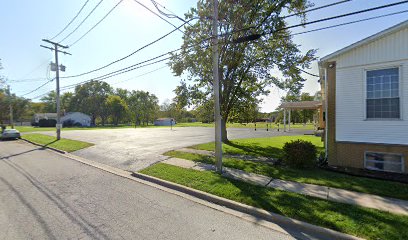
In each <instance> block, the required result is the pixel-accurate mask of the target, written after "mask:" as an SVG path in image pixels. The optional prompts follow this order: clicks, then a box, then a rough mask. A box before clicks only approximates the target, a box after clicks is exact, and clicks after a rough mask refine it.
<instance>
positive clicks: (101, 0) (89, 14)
mask: <svg viewBox="0 0 408 240" xmlns="http://www.w3.org/2000/svg"><path fill="white" fill-rule="evenodd" d="M102 2H103V0H100V1H99V2H98V4H96V6H95V7H94V8H93V9H92V10H91V11H90V12H89V13H88V15H87V16H86V17H85V18H84V19H83V20H82V22H80V23H79V24H78V26H77V27H76V28H75V29H74V30H73V31H72V32H70V33H69V34H68V35H67V36H65V37H64V38H63V39H62V40H61V41H59V42H58V43H61V42H63V41H64V40H65V39H67V38H68V37H69V36H71V35H72V34H73V33H74V32H75V31H76V30H78V28H79V27H81V26H82V24H83V23H84V22H85V21H86V20H87V19H88V18H89V16H91V15H92V13H93V12H94V11H95V10H96V9H97V8H98V7H99V5H100V4H101V3H102Z"/></svg>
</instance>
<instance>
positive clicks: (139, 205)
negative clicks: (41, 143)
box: [0, 131, 292, 239]
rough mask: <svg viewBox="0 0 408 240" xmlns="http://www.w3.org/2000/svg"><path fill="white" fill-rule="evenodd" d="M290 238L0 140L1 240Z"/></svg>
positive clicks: (149, 188)
mask: <svg viewBox="0 0 408 240" xmlns="http://www.w3.org/2000/svg"><path fill="white" fill-rule="evenodd" d="M158 132H161V131H158ZM107 140H109V139H107ZM290 238H292V237H291V236H289V235H287V234H283V233H282V232H279V231H275V230H271V229H269V228H265V227H263V226H260V225H258V224H255V223H251V222H249V221H245V220H242V219H241V218H238V217H234V216H232V215H229V214H227V213H224V212H221V211H217V210H214V209H212V208H209V207H206V206H203V205H201V204H198V203H195V202H193V201H190V200H187V199H184V198H182V197H179V196H176V195H173V194H171V193H168V192H165V191H161V190H159V189H156V188H154V187H150V186H147V185H144V184H141V183H138V182H135V181H132V180H129V179H125V178H121V177H119V176H116V175H113V174H110V173H107V172H104V171H102V170H99V169H96V168H93V167H90V166H87V165H84V164H81V163H79V162H76V161H74V160H71V159H68V158H65V157H63V156H61V155H58V154H55V153H53V152H51V151H48V150H41V148H38V147H34V146H32V145H30V144H28V143H25V142H22V141H7V142H0V239H290Z"/></svg>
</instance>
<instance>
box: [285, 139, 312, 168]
mask: <svg viewBox="0 0 408 240" xmlns="http://www.w3.org/2000/svg"><path fill="white" fill-rule="evenodd" d="M316 155H317V150H316V146H315V145H313V143H311V142H309V141H304V140H300V139H298V140H294V141H290V142H287V143H285V145H284V146H283V160H284V162H285V163H286V164H287V165H288V166H290V167H294V168H307V167H312V166H314V165H315V164H316Z"/></svg>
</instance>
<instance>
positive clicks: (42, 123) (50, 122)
mask: <svg viewBox="0 0 408 240" xmlns="http://www.w3.org/2000/svg"><path fill="white" fill-rule="evenodd" d="M56 124H57V120H55V119H40V120H39V121H38V126H39V127H55V125H56Z"/></svg>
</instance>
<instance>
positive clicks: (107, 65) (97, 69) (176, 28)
mask: <svg viewBox="0 0 408 240" xmlns="http://www.w3.org/2000/svg"><path fill="white" fill-rule="evenodd" d="M348 1H351V0H346V1H340V2H337V3H332V4H328V5H324V6H320V7H317V8H314V9H309V10H306V11H307V12H310V11H315V10H318V9H322V8H326V7H329V6H333V5H337V4H340V3H344V2H348ZM136 2H137V3H139V4H141V5H142V6H143V7H145V8H146V9H148V10H149V11H150V12H152V10H151V9H149V8H148V7H146V6H145V5H143V4H142V3H140V2H138V1H136ZM152 2H154V3H156V4H157V5H160V4H159V3H157V2H155V1H153V0H152ZM155 6H156V5H155ZM160 6H161V7H163V8H165V7H164V6H163V5H160ZM156 8H158V7H157V6H156ZM306 11H305V12H306ZM153 13H154V12H153ZM297 14H301V13H296V14H294V15H297ZM155 15H157V14H155ZM173 15H174V16H175V17H176V18H178V19H180V20H182V21H183V22H184V24H182V25H180V26H179V27H176V26H174V25H173V24H172V26H174V27H175V29H174V30H173V31H171V32H169V33H167V34H165V35H163V36H162V37H160V38H158V39H156V40H155V41H153V42H151V43H148V44H147V45H145V46H143V47H141V48H139V49H137V50H136V51H134V52H132V53H131V54H129V55H127V56H125V57H122V58H120V59H117V60H115V61H113V62H111V63H108V64H106V65H104V66H102V67H99V68H96V69H93V70H90V71H88V72H84V73H81V74H76V75H71V76H65V77H61V78H73V77H79V76H83V75H86V74H90V73H92V72H96V71H99V70H102V69H104V68H106V67H109V66H111V65H113V64H115V63H117V62H120V61H122V60H124V59H126V58H128V57H130V56H132V55H134V54H135V53H137V52H139V51H140V50H142V49H144V48H146V47H148V46H150V45H152V44H154V43H156V42H158V41H159V40H161V39H163V38H165V37H167V36H168V35H170V34H171V33H173V32H175V31H176V30H179V29H180V28H181V27H183V26H184V25H185V24H186V23H187V24H189V22H190V21H192V20H193V19H190V20H188V21H186V20H184V19H182V18H180V17H178V16H177V15H175V14H173ZM225 35H226V34H220V36H225ZM209 39H211V38H206V39H203V40H202V41H206V40H209Z"/></svg>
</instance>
